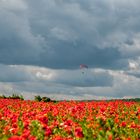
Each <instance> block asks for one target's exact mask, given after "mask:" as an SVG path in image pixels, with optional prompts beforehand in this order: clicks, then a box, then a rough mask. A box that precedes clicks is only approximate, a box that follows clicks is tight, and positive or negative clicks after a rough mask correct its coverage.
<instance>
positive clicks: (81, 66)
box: [80, 64, 88, 69]
mask: <svg viewBox="0 0 140 140" xmlns="http://www.w3.org/2000/svg"><path fill="white" fill-rule="evenodd" d="M83 68H88V66H87V65H85V64H81V65H80V69H83Z"/></svg>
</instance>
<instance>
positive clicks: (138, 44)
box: [0, 0, 140, 99]
mask: <svg viewBox="0 0 140 140" xmlns="http://www.w3.org/2000/svg"><path fill="white" fill-rule="evenodd" d="M139 5H140V1H139V0H39V1H37V0H0V93H1V94H5V95H11V94H12V93H13V92H16V93H18V94H22V95H23V96H24V97H25V98H27V99H31V98H33V96H34V95H41V96H47V97H51V98H53V99H99V98H112V97H113V98H122V97H140V94H139V91H140V86H139V85H140V70H139V68H140V8H139ZM80 64H85V65H87V66H88V68H83V69H80V67H79V66H80Z"/></svg>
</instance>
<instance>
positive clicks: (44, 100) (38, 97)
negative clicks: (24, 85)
mask: <svg viewBox="0 0 140 140" xmlns="http://www.w3.org/2000/svg"><path fill="white" fill-rule="evenodd" d="M35 101H38V102H40V101H42V102H50V101H51V99H50V98H48V97H40V96H39V95H38V96H35Z"/></svg>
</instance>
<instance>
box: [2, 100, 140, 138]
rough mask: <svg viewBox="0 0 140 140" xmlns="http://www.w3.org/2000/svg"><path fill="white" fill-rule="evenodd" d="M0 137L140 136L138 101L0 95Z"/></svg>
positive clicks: (139, 106)
mask: <svg viewBox="0 0 140 140" xmlns="http://www.w3.org/2000/svg"><path fill="white" fill-rule="evenodd" d="M0 140H140V103H139V102H130V101H129V102H126V101H121V100H116V101H91V102H82V101H81V102H78V101H61V102H57V103H54V102H47V103H45V102H37V101H30V100H19V99H0Z"/></svg>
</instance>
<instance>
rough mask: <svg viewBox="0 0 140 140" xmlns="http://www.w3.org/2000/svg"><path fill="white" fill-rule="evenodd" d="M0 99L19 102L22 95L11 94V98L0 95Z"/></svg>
mask: <svg viewBox="0 0 140 140" xmlns="http://www.w3.org/2000/svg"><path fill="white" fill-rule="evenodd" d="M0 99H20V100H24V98H23V96H22V95H18V94H12V96H8V97H7V96H5V95H0Z"/></svg>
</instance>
